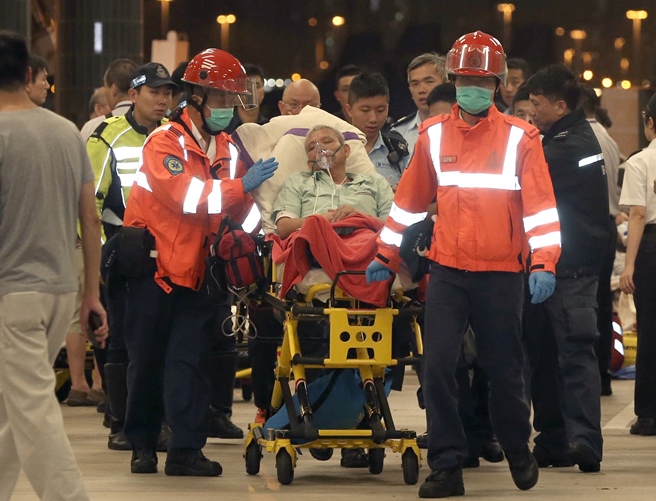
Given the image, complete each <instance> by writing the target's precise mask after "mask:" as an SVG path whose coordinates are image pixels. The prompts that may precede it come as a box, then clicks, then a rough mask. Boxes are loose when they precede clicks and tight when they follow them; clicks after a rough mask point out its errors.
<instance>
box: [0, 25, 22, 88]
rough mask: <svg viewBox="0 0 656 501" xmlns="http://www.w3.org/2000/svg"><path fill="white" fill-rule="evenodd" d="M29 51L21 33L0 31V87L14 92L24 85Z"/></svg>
mask: <svg viewBox="0 0 656 501" xmlns="http://www.w3.org/2000/svg"><path fill="white" fill-rule="evenodd" d="M28 59H29V52H28V50H27V42H26V41H25V38H23V36H22V35H20V34H18V33H16V32H13V31H6V30H3V31H0V89H2V90H4V91H8V92H16V91H18V90H20V88H21V87H24V86H25V77H26V76H27V68H28V67H29V66H28Z"/></svg>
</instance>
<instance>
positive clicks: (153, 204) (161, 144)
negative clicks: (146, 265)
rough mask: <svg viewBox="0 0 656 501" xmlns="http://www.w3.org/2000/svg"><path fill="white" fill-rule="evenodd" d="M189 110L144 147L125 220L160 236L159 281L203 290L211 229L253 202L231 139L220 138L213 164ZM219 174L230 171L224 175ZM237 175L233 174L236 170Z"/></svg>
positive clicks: (157, 236)
mask: <svg viewBox="0 0 656 501" xmlns="http://www.w3.org/2000/svg"><path fill="white" fill-rule="evenodd" d="M191 127H192V125H191V121H190V118H189V115H188V113H187V111H186V110H185V111H183V112H182V115H181V116H180V118H179V120H176V121H170V122H169V123H167V124H166V125H163V126H161V127H159V128H158V129H156V130H155V131H154V132H153V133H152V134H151V135H150V136H149V137H148V140H147V141H146V143H145V144H144V148H143V164H142V165H141V168H140V169H139V171H138V173H137V177H136V181H135V184H134V186H133V187H132V191H131V193H130V198H129V199H128V204H127V208H126V210H125V224H126V225H129V226H136V227H140V228H143V227H146V228H148V229H149V231H150V232H151V233H152V234H153V236H154V237H155V247H156V250H157V272H156V275H155V280H156V281H157V283H158V284H159V285H160V286H161V287H162V289H164V290H165V291H167V292H170V290H171V288H170V286H169V285H168V283H167V282H166V281H165V280H163V279H164V278H167V279H168V280H169V281H170V282H171V283H174V284H177V285H180V286H183V287H189V288H191V289H194V290H198V289H199V288H200V286H201V284H202V282H203V278H204V275H205V258H206V257H207V255H208V252H209V244H210V241H211V234H212V232H216V231H217V230H218V228H219V224H220V222H221V218H222V217H223V214H229V215H230V216H231V217H233V218H234V217H235V215H236V214H238V213H239V212H241V211H242V210H243V206H244V204H248V203H249V200H250V197H249V196H248V195H247V194H246V193H244V188H243V185H242V182H241V179H240V177H241V176H242V175H243V172H244V169H243V166H242V164H241V162H240V161H239V160H238V149H237V147H236V146H235V145H234V144H233V143H232V141H231V139H230V137H229V136H228V135H227V134H225V133H221V134H219V135H218V136H215V140H216V158H215V160H214V163H212V164H211V163H210V160H209V158H208V157H207V155H206V154H205V152H204V151H203V150H202V149H201V147H200V146H199V145H198V143H197V142H196V140H195V139H194V137H193V135H192V133H191ZM219 172H223V173H227V176H223V177H224V178H223V179H221V178H220V177H221V176H219ZM231 173H232V174H231Z"/></svg>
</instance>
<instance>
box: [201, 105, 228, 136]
mask: <svg viewBox="0 0 656 501" xmlns="http://www.w3.org/2000/svg"><path fill="white" fill-rule="evenodd" d="M205 106H207V105H205ZM207 108H209V110H210V113H211V115H210V116H209V117H205V122H207V126H208V127H209V128H210V130H212V131H214V132H219V131H222V130H224V129H225V128H226V127H227V126H228V124H229V123H230V121H231V120H232V116H233V114H234V108H210V107H209V106H207Z"/></svg>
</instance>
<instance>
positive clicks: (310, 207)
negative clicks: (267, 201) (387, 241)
mask: <svg viewBox="0 0 656 501" xmlns="http://www.w3.org/2000/svg"><path fill="white" fill-rule="evenodd" d="M393 200H394V192H393V191H392V188H391V187H390V185H389V183H388V182H387V180H386V179H385V178H384V177H383V176H381V175H380V174H377V173H372V174H357V175H355V176H352V175H351V177H349V178H347V179H346V180H345V181H344V183H343V184H341V185H335V183H333V180H332V178H331V177H330V174H329V173H328V172H326V171H317V172H309V171H308V172H297V173H295V174H292V175H291V176H289V178H288V179H287V181H285V185H284V186H283V187H282V190H280V193H279V194H278V197H277V198H276V201H275V203H274V204H273V213H272V219H273V221H274V222H277V221H278V219H280V218H282V217H290V218H298V217H307V216H311V215H312V214H322V213H324V212H327V211H328V210H329V209H337V208H338V207H340V206H342V205H350V206H351V207H354V208H355V209H356V210H357V211H359V212H362V213H363V214H368V215H370V216H374V217H377V218H379V219H382V220H385V218H387V215H388V214H389V211H390V208H391V207H392V201H393Z"/></svg>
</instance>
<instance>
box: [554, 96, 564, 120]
mask: <svg viewBox="0 0 656 501" xmlns="http://www.w3.org/2000/svg"><path fill="white" fill-rule="evenodd" d="M554 104H555V106H556V113H558V116H562V115H564V114H565V112H566V111H567V103H566V102H565V101H564V100H562V99H559V100H558V101H556V102H555V103H554Z"/></svg>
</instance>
